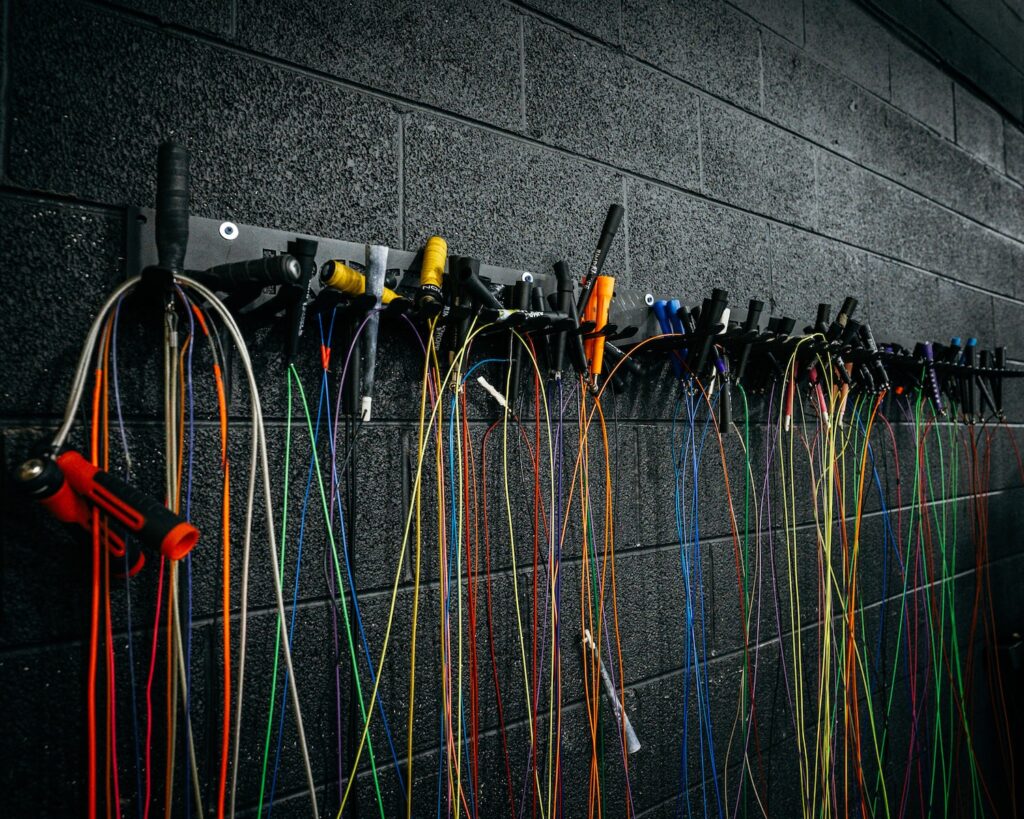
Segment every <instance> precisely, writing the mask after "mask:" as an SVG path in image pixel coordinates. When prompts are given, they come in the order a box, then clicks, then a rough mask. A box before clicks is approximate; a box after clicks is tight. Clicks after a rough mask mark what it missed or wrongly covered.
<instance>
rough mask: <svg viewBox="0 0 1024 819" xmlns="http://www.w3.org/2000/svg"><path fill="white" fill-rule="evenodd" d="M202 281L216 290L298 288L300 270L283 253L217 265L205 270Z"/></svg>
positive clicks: (292, 260) (292, 257)
mask: <svg viewBox="0 0 1024 819" xmlns="http://www.w3.org/2000/svg"><path fill="white" fill-rule="evenodd" d="M203 278H204V279H206V280H207V281H208V282H209V283H210V284H212V285H213V286H214V287H215V288H216V289H218V290H233V289H234V288H236V287H269V286H271V285H275V284H298V283H299V281H300V280H301V279H302V268H301V267H300V265H299V260H298V259H296V258H295V257H294V256H292V255H290V254H288V253H285V254H282V255H279V256H266V257H264V258H262V259H248V260H247V261H244V262H231V263H230V264H219V265H217V266H216V267H211V268H210V269H209V270H207V271H206V272H205V273H204V274H203Z"/></svg>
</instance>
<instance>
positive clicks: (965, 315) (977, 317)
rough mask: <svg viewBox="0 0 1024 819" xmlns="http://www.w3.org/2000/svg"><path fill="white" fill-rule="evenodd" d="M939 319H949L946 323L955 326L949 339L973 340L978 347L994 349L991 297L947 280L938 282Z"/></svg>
mask: <svg viewBox="0 0 1024 819" xmlns="http://www.w3.org/2000/svg"><path fill="white" fill-rule="evenodd" d="M938 287H939V314H938V315H939V316H946V317H948V318H947V319H946V321H947V322H953V323H954V324H955V325H956V326H954V327H953V328H951V329H952V330H954V331H955V332H951V333H950V335H958V336H962V337H963V338H964V339H967V338H969V337H971V336H973V337H975V338H977V339H978V343H979V344H981V345H983V346H986V345H991V344H992V342H993V339H994V337H995V331H994V329H993V316H992V312H993V308H992V296H990V295H989V294H988V293H982V292H980V291H978V290H973V289H971V288H967V287H963V286H962V285H960V284H957V283H955V282H951V281H949V280H948V279H939V282H938Z"/></svg>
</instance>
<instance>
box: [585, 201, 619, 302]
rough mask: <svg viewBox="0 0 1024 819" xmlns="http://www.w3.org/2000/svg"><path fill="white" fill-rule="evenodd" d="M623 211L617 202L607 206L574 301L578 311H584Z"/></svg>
mask: <svg viewBox="0 0 1024 819" xmlns="http://www.w3.org/2000/svg"><path fill="white" fill-rule="evenodd" d="M624 212H625V211H624V209H623V207H622V205H620V204H618V203H613V204H612V205H610V206H609V208H608V214H607V215H606V216H605V217H604V225H602V226H601V236H600V237H599V238H598V240H597V248H596V249H595V250H594V256H593V258H592V259H591V260H590V267H589V268H588V269H587V275H586V276H585V277H584V279H583V288H582V292H581V293H580V297H579V300H578V301H577V302H576V311H577V312H579V313H582V314H585V313H586V306H587V302H588V301H590V296H591V294H592V293H593V292H594V285H595V283H596V281H597V277H598V276H600V275H601V270H602V268H604V263H605V260H606V259H607V258H608V248H610V247H611V246H612V240H613V239H614V238H615V234H616V233H617V232H618V230H619V225H620V224H622V214H623V213H624Z"/></svg>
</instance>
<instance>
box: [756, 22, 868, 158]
mask: <svg viewBox="0 0 1024 819" xmlns="http://www.w3.org/2000/svg"><path fill="white" fill-rule="evenodd" d="M764 96H765V104H764V112H765V115H766V116H767V117H768V118H769V119H772V120H775V121H776V122H778V123H780V124H781V125H784V126H785V127H787V128H789V129H791V130H793V131H796V133H798V134H802V135H803V136H805V137H807V138H809V139H812V140H814V141H815V142H817V143H819V144H820V145H823V146H825V147H827V148H829V149H830V150H833V151H837V152H839V153H841V154H844V155H846V156H851V157H856V156H860V155H861V154H862V153H863V152H864V149H865V145H866V144H867V143H868V141H869V140H870V139H871V138H872V136H873V135H875V134H877V133H878V130H879V127H880V125H881V124H882V123H883V122H884V116H885V113H884V112H885V106H884V103H882V101H881V100H879V99H878V98H877V97H875V96H874V95H872V94H869V93H867V92H866V91H865V90H864V89H863V88H860V87H859V86H857V85H855V84H854V83H852V82H850V81H849V80H848V79H846V78H844V77H842V76H840V74H839V73H838V72H837V71H834V70H833V69H831V68H828V67H827V66H824V65H822V64H820V63H818V62H817V61H815V60H814V59H813V58H811V57H810V56H808V55H807V54H806V53H805V52H804V51H802V50H801V49H798V48H796V47H795V46H793V45H792V44H791V43H787V42H786V41H784V40H782V39H780V38H778V37H773V36H770V35H769V36H766V37H765V38H764Z"/></svg>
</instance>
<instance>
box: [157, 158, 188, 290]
mask: <svg viewBox="0 0 1024 819" xmlns="http://www.w3.org/2000/svg"><path fill="white" fill-rule="evenodd" d="M156 167H157V171H156V255H157V261H158V264H159V266H160V267H162V268H164V269H165V270H170V271H172V272H176V273H177V272H180V271H182V270H184V269H185V249H186V248H187V247H188V208H189V194H188V189H189V178H188V151H187V150H186V149H185V148H184V147H182V146H181V145H179V144H177V143H176V142H173V141H168V142H161V143H160V149H159V151H158V152H157V162H156Z"/></svg>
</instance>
